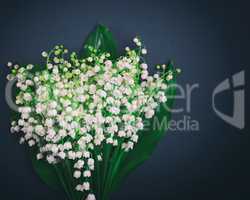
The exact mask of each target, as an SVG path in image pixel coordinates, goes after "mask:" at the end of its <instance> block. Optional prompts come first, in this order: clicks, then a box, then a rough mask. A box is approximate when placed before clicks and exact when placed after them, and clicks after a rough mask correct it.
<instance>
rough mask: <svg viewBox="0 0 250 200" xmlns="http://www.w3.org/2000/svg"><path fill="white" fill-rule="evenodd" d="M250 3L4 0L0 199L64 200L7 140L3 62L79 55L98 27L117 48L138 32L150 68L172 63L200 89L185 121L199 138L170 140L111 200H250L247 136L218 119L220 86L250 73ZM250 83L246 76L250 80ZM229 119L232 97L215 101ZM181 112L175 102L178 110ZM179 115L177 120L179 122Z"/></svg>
mask: <svg viewBox="0 0 250 200" xmlns="http://www.w3.org/2000/svg"><path fill="white" fill-rule="evenodd" d="M246 2H247V1H240V0H239V1H211V0H210V1H209V0H207V1H192V0H190V1H157V0H154V1H146V0H145V1H141V2H139V1H126V0H123V1H67V2H63V1H45V0H43V1H27V0H26V1H18V0H16V1H11V0H8V1H3V0H1V2H0V28H1V31H0V66H1V69H0V78H1V81H0V94H1V97H0V109H1V113H0V156H1V157H0V199H3V200H17V199H25V200H34V199H36V200H44V199H47V200H56V199H61V200H64V199H65V197H64V195H63V194H61V193H58V192H56V191H53V190H50V189H49V188H48V187H47V186H46V185H44V184H43V183H42V182H41V181H40V180H39V178H38V177H37V176H36V175H35V173H34V172H33V170H32V166H31V163H30V160H29V159H28V156H27V154H26V152H25V148H24V146H21V145H19V144H18V143H17V138H16V137H15V136H13V135H11V134H10V133H9V118H10V111H9V108H8V106H7V105H6V103H5V100H4V88H5V83H6V80H5V76H6V74H7V69H6V68H5V67H4V64H6V63H7V61H9V60H16V61H19V62H20V63H28V62H31V63H40V62H41V59H40V52H41V50H44V49H45V50H48V49H50V48H52V47H53V46H54V45H56V44H58V43H63V44H65V45H66V46H67V47H68V48H70V49H71V50H77V49H79V48H80V46H81V44H82V42H83V40H84V38H85V37H86V35H87V34H88V32H89V31H90V30H91V29H92V28H93V26H94V25H95V24H96V23H104V24H106V25H107V26H109V27H110V29H111V31H112V32H113V33H114V36H115V37H116V38H117V40H118V44H119V45H120V47H121V49H122V48H123V47H125V45H126V44H128V43H129V42H130V40H131V39H132V38H133V36H135V35H136V34H138V35H140V36H141V37H142V38H143V40H144V41H145V43H146V45H147V48H148V50H149V55H148V59H147V60H148V61H149V63H150V64H156V63H158V62H161V63H162V62H165V61H167V60H168V59H169V58H173V59H174V60H175V61H176V63H177V64H178V66H180V67H181V68H182V70H183V73H182V75H181V76H180V78H179V79H178V82H179V83H180V84H181V85H185V84H187V83H189V84H193V83H199V84H200V88H199V89H198V90H195V91H194V93H193V96H192V110H191V113H190V114H189V115H190V116H191V117H192V118H193V119H196V120H198V121H199V122H200V131H198V132H191V131H185V132H181V131H179V132H168V135H167V136H166V137H165V139H164V140H163V141H162V142H161V143H160V144H159V146H158V148H157V149H156V151H155V152H154V154H153V156H152V158H151V159H150V160H148V161H147V162H146V163H145V164H144V165H143V166H141V167H140V168H138V169H137V170H136V171H135V172H134V173H132V174H131V176H129V178H128V179H127V180H126V182H124V185H123V186H122V188H121V189H120V190H119V191H117V192H116V193H114V194H113V196H112V198H111V200H117V199H119V200H127V199H131V200H136V199H143V200H156V199H157V200H183V199H185V200H204V199H222V200H224V199H225V200H226V199H239V200H249V198H250V192H249V178H250V172H249V170H250V162H249V160H250V157H249V149H250V146H249V139H250V137H249V135H250V133H249V129H248V125H247V126H246V128H245V129H244V130H241V131H239V130H238V129H236V128H234V127H232V126H230V125H228V124H226V123H225V122H223V121H222V120H221V119H219V118H218V117H217V116H216V115H215V114H214V112H213V110H212V106H211V94H212V91H213V89H214V88H215V87H216V85H217V84H218V83H220V82H221V81H223V80H224V79H225V78H227V77H230V76H231V75H232V74H234V73H236V72H239V71H240V70H242V69H245V70H247V69H248V67H249V64H250V62H249V46H250V42H249V35H250V28H249V27H250V26H249V18H250V14H248V13H249V5H247V3H246ZM246 78H247V77H246ZM217 103H218V106H219V107H220V109H221V110H223V111H225V112H228V113H230V112H232V93H230V92H228V93H225V94H224V95H222V97H221V98H219V99H218V102H217ZM183 105H185V102H184V101H183V100H178V101H176V105H175V106H176V107H180V106H183ZM184 114H186V113H185V112H184V113H181V114H178V115H174V116H173V118H174V119H176V120H177V119H181V118H182V117H183V115H184Z"/></svg>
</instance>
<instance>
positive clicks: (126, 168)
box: [111, 62, 176, 190]
mask: <svg viewBox="0 0 250 200" xmlns="http://www.w3.org/2000/svg"><path fill="white" fill-rule="evenodd" d="M173 67H174V66H173V63H172V62H170V63H169V64H168V69H173ZM175 81H176V80H175V78H174V79H173V80H172V81H171V83H170V84H174V83H175ZM175 92H176V89H175V87H169V88H168V89H167V91H166V94H167V96H168V97H170V96H171V97H174V95H175ZM173 101H174V98H170V99H168V100H167V102H166V104H165V105H163V104H162V105H161V106H160V107H159V109H158V110H157V112H156V114H155V116H156V117H154V118H152V119H151V120H149V126H147V127H146V130H142V131H141V133H139V134H140V137H139V141H138V143H137V144H136V145H135V148H134V149H133V150H132V151H130V152H128V153H120V156H119V157H118V159H117V161H118V162H120V163H117V164H119V167H117V166H116V169H114V171H113V175H112V176H113V180H112V183H111V189H112V190H114V189H115V188H117V187H118V186H119V184H120V183H121V181H122V180H123V179H124V178H125V177H126V176H127V175H128V174H129V173H130V172H131V171H133V170H134V169H136V168H137V167H138V166H139V165H141V164H142V163H143V162H144V161H145V160H147V159H148V158H150V156H151V154H152V153H153V151H154V149H155V148H156V146H157V144H158V143H159V142H160V140H161V139H162V138H163V136H164V135H165V134H166V128H167V123H168V122H169V120H170V117H171V113H170V112H169V110H167V109H166V107H167V108H172V105H173ZM157 121H158V122H159V124H161V123H163V124H162V125H164V127H165V128H164V127H161V128H157V127H155V126H156V125H157V123H158V122H157ZM164 123H165V124H164Z"/></svg>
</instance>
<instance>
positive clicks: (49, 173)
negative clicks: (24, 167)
mask: <svg viewBox="0 0 250 200" xmlns="http://www.w3.org/2000/svg"><path fill="white" fill-rule="evenodd" d="M36 154H37V149H36V148H32V149H31V150H30V156H31V161H32V165H33V168H34V170H35V172H36V173H37V175H38V176H39V177H40V178H41V180H42V181H43V182H44V183H46V184H47V185H48V186H50V187H51V188H53V189H61V182H60V178H59V177H58V175H57V171H56V168H55V166H54V165H51V164H49V163H48V162H46V161H45V160H37V159H36Z"/></svg>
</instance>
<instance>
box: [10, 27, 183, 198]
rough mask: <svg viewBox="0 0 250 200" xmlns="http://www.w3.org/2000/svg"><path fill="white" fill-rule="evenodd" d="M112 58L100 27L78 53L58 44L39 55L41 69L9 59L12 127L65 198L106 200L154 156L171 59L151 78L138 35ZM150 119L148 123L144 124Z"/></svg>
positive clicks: (172, 74)
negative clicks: (13, 88) (156, 125)
mask: <svg viewBox="0 0 250 200" xmlns="http://www.w3.org/2000/svg"><path fill="white" fill-rule="evenodd" d="M133 41H134V43H135V47H134V48H129V47H126V49H125V50H126V51H125V53H124V55H122V56H119V57H118V56H117V52H116V45H115V42H114V39H113V37H112V34H111V33H110V31H109V30H108V29H107V28H106V27H104V26H102V25H98V26H97V27H96V29H95V30H94V31H93V32H92V33H91V34H90V35H89V36H88V38H87V40H86V42H85V44H84V47H83V48H82V50H81V51H80V52H79V53H75V52H72V53H69V52H68V50H67V49H66V48H64V46H62V45H57V46H55V48H53V49H52V50H51V51H50V52H42V56H43V57H44V58H45V63H44V65H43V66H37V65H33V64H28V65H18V64H12V63H8V66H9V67H11V73H10V74H9V75H8V76H7V78H8V80H15V81H16V95H15V103H16V104H17V105H18V112H17V113H16V115H15V119H14V120H13V121H12V126H11V132H18V134H19V135H20V143H27V144H28V146H29V147H30V148H29V152H30V155H31V158H32V164H33V166H34V169H35V171H36V172H37V174H38V175H39V176H40V177H41V179H42V180H43V181H44V182H45V183H46V184H47V185H49V186H51V187H52V188H61V189H63V190H64V191H65V193H66V194H67V198H68V199H69V200H85V199H86V200H95V199H97V200H107V199H108V198H109V195H110V193H111V192H112V191H113V190H114V189H116V188H117V187H118V186H119V184H120V183H121V181H122V180H123V179H124V178H125V177H126V176H127V175H128V174H129V173H130V172H131V171H132V170H133V169H135V168H136V167H137V166H138V165H140V164H141V163H143V162H144V161H145V160H146V159H147V158H148V157H149V156H150V155H151V153H152V151H153V149H154V148H155V146H156V144H157V143H158V141H159V140H160V139H161V138H162V136H163V135H164V134H165V131H166V128H167V127H164V128H162V129H160V128H158V129H157V128H154V119H155V118H157V120H158V122H159V121H161V120H163V119H167V120H169V117H170V111H169V110H168V109H167V108H170V107H171V106H172V103H173V98H171V99H168V97H169V96H171V97H173V95H174V94H175V88H174V87H172V86H171V84H173V83H174V82H175V79H176V75H177V74H178V73H179V72H180V70H179V69H175V68H174V66H173V63H172V62H170V63H169V64H167V65H165V64H163V65H157V69H158V72H157V73H155V74H154V75H150V74H149V72H148V65H147V64H146V63H145V61H144V58H143V56H144V55H145V54H146V53H147V50H146V49H145V47H144V45H143V43H142V41H141V40H140V38H138V37H136V38H134V40H133ZM145 123H147V125H148V126H147V127H145Z"/></svg>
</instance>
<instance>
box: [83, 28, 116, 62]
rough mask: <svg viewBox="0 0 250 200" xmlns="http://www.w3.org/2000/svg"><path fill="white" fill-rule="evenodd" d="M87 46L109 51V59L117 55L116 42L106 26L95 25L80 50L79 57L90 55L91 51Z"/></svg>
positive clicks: (102, 51)
mask: <svg viewBox="0 0 250 200" xmlns="http://www.w3.org/2000/svg"><path fill="white" fill-rule="evenodd" d="M88 46H92V47H94V48H95V49H96V50H98V51H99V52H101V53H104V52H105V53H110V55H111V59H113V58H116V57H117V50H116V42H115V40H114V38H113V36H112V33H111V32H110V31H109V29H108V28H107V27H106V26H103V25H97V26H96V28H95V29H94V30H93V31H92V32H91V33H90V34H89V35H88V37H87V39H86V40H85V42H84V45H83V48H82V49H81V50H80V57H81V58H86V57H89V56H91V54H92V53H91V51H90V50H89V48H88Z"/></svg>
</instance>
